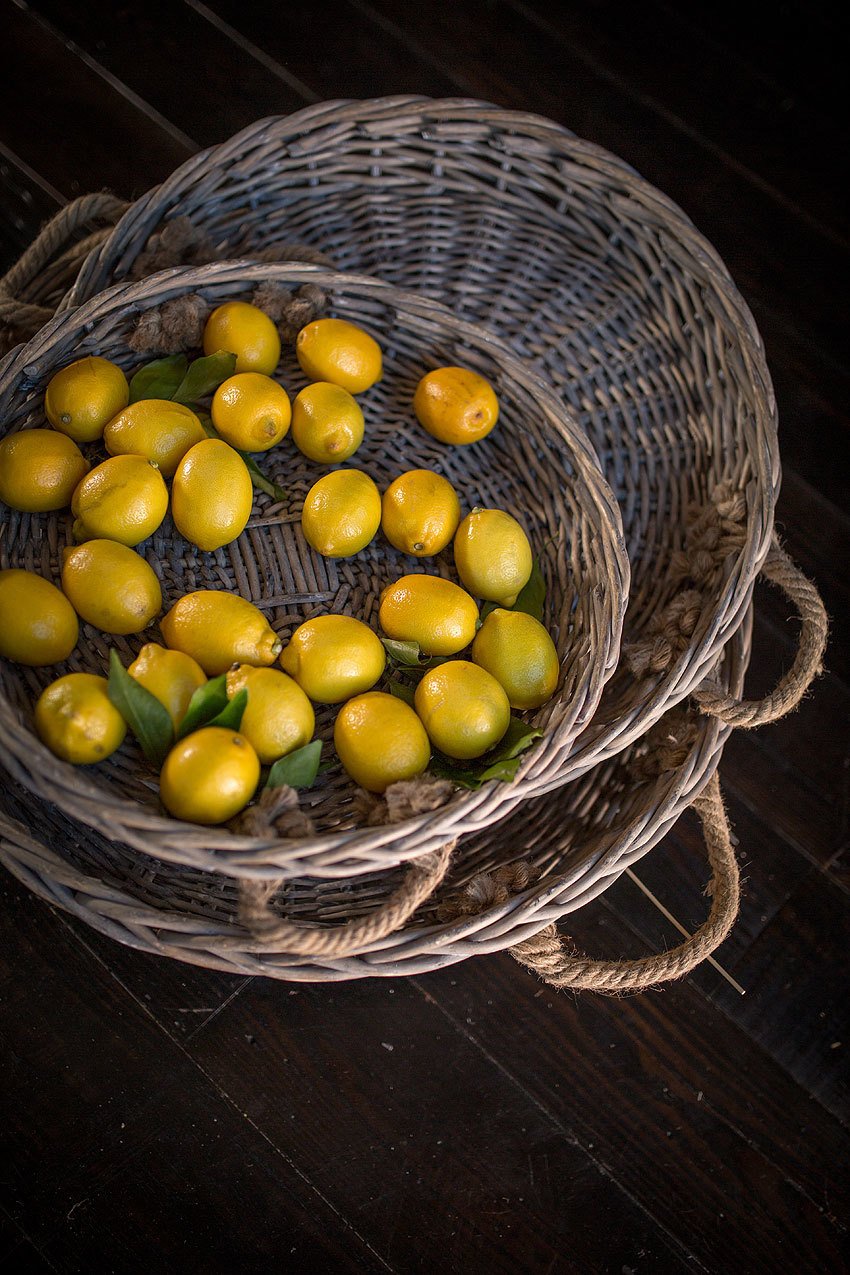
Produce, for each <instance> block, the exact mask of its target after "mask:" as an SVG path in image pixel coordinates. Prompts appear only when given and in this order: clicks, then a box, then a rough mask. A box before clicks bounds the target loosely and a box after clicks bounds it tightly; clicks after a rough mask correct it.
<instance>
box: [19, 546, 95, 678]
mask: <svg viewBox="0 0 850 1275" xmlns="http://www.w3.org/2000/svg"><path fill="white" fill-rule="evenodd" d="M78 636H79V623H78V621H77V615H76V612H75V611H74V608H73V607H72V606H71V603H70V602H69V601H68V599H67V598H66V597H65V594H64V593H63V592H62V590H61V589H57V588H56V585H55V584H53V583H51V581H50V580H45V578H44V576H40V575H36V574H35V572H34V571H21V570H16V569H15V568H14V567H11V568H9V569H8V570H6V571H0V656H2V657H3V659H4V660H14V661H15V663H16V664H28V665H30V666H31V667H39V666H41V665H44V664H59V663H60V662H61V661H62V660H67V658H68V656H69V655H70V654H71V652H72V651H73V649H74V647H75V646H76V645H77V638H78Z"/></svg>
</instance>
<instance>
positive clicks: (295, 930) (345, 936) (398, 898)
mask: <svg viewBox="0 0 850 1275" xmlns="http://www.w3.org/2000/svg"><path fill="white" fill-rule="evenodd" d="M456 844H457V842H456V841H449V842H447V843H446V844H445V845H444V846H441V847H440V848H439V850H435V851H433V852H432V853H431V854H426V855H423V856H422V857H421V858H420V859H416V860H414V862H413V863H412V864H411V865H410V867H409V868H408V870H407V872H406V873H405V876H404V880H403V881H402V883H401V885H400V886H399V887H398V888H397V889H396V890H394V891H393V893H392V894H391V895H390V896H389V898H388V899H386V900H385V902H384V903H382V904H381V906H380V907H379V908H377V909H376V910H375V911H374V912H371V913H369V914H368V915H367V916H363V917H359V918H358V919H357V920H354V921H348V922H347V923H346V924H345V925H340V926H336V927H334V928H332V929H327V928H314V927H312V926H306V925H295V924H293V923H292V922H291V921H284V920H283V919H282V918H281V917H279V916H277V915H276V914H275V913H274V912H273V911H272V910H271V907H270V906H269V904H270V901H271V898H272V896H273V895H274V893H275V892H276V890H277V889H278V888H279V886H280V882H278V881H253V880H245V881H242V882H241V883H240V889H239V919H240V921H241V922H242V924H243V925H244V926H245V927H246V928H247V929H248V930H250V932H251V934H252V935H253V936H254V938H255V940H256V941H257V942H258V943H260V944H261V945H262V944H268V943H271V944H274V946H275V947H276V948H280V947H281V946H282V947H283V949H284V950H285V951H286V953H287V955H292V956H319V957H326V958H334V957H342V956H350V955H352V953H355V952H359V951H361V950H363V949H364V948H366V947H368V946H369V945H370V944H372V943H376V942H378V941H379V940H380V939H383V938H386V937H387V935H388V934H393V933H394V932H395V931H396V930H400V929H401V927H402V926H403V925H405V924H406V922H407V921H408V920H409V919H410V917H411V916H412V915H413V913H414V912H415V911H416V909H417V908H418V907H419V906H420V905H421V904H422V903H424V902H425V901H426V899H429V898H430V897H431V895H432V894H433V893H434V891H435V890H436V889H437V888H438V886H439V885H440V884H441V883H442V881H443V879H444V877H445V875H446V872H447V871H448V868H449V863H450V861H451V857H452V853H453V851H454V848H455V846H456Z"/></svg>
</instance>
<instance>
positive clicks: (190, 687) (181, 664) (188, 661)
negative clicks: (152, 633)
mask: <svg viewBox="0 0 850 1275" xmlns="http://www.w3.org/2000/svg"><path fill="white" fill-rule="evenodd" d="M127 672H128V673H129V674H130V676H131V677H134V678H135V679H136V681H137V682H140V683H141V685H142V686H144V688H145V690H148V691H150V693H151V695H154V696H155V697H156V698H157V699H158V700H159V702H160V704H162V705H163V707H165V708H167V709H168V713H169V716H170V717H171V721H172V723H173V725H174V728H175V730H176V729H177V727H178V726H179V725H180V723H181V722H182V720H183V718H184V717H185V716H186V709H187V708H188V707H189V701H190V700H191V698H192V696H193V695H194V693H195V691H196V690H198V688H199V687H201V686H203V685H204V683H205V682H206V680H207V678H206V674H205V673H204V670H203V669H202V668H201V666H200V664H198V662H197V660H193V659H192V657H191V655H186V654H185V652H183V651H169V650H168V649H167V647H164V646H160V645H159V643H158V642H146V643H145V645H144V646H143V647H142V649H141V651H139V654H138V655H137V656H136V658H135V659H134V660H133V663H132V664H131V665H130V666H129V668H128V669H127Z"/></svg>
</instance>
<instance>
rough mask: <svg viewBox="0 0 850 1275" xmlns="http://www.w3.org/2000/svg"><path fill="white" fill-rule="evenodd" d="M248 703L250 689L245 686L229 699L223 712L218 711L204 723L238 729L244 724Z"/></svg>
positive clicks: (227, 728) (226, 728)
mask: <svg viewBox="0 0 850 1275" xmlns="http://www.w3.org/2000/svg"><path fill="white" fill-rule="evenodd" d="M225 676H226V674H225ZM247 703H248V691H247V688H246V687H244V686H243V688H242V690H241V691H237V692H236V694H235V695H234V696H233V699H229V700H228V701H227V703H226V704H225V706H224V708H223V709H222V710H221V712H220V713H216V715H215V717H212V718H210V720H209V721H208V722H204V725H205V726H223V727H224V729H225V730H238V729H239V727H240V726H241V725H242V715H243V713H244V712H245V705H246V704H247Z"/></svg>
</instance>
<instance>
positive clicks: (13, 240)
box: [0, 143, 61, 273]
mask: <svg viewBox="0 0 850 1275" xmlns="http://www.w3.org/2000/svg"><path fill="white" fill-rule="evenodd" d="M60 203H61V196H60V195H59V192H58V191H51V189H50V187H48V186H46V185H45V184H42V183H41V182H40V181H39V180H38V177H37V174H35V173H33V172H32V170H31V169H28V168H27V167H26V166H24V165H23V164H22V163H21V161H20V160H19V159H18V158H17V156H16V155H13V154H12V152H11V151H8V150H7V149H6V148H5V147H4V146H3V145H2V143H0V204H2V207H3V212H4V215H3V218H2V220H1V221H0V272H3V273H5V271H6V270H8V269H9V268H10V266H12V265H13V264H14V263H15V262H16V261H17V259H18V257H19V256H20V255H21V253H22V252H23V251H24V250H25V249H26V248H27V247H28V246H29V244H30V243H31V242H32V239H33V237H34V236H35V234H36V233H37V232H38V228H39V226H41V225H42V223H43V222H45V221H47V219H48V218H49V217H51V216H52V215H53V214H54V213H55V212H56V210H57V209H58V207H59V205H60Z"/></svg>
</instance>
